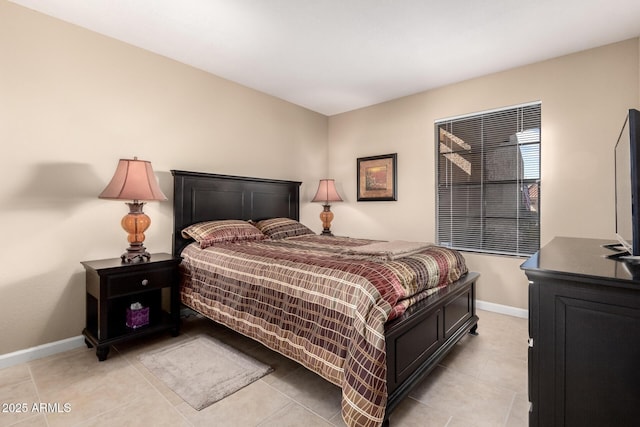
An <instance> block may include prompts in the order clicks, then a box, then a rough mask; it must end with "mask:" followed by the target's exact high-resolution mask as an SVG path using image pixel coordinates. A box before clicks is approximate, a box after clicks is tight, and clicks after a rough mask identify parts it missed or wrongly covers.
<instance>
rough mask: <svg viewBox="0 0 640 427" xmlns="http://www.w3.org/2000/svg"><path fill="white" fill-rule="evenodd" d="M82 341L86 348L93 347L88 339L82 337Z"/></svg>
mask: <svg viewBox="0 0 640 427" xmlns="http://www.w3.org/2000/svg"><path fill="white" fill-rule="evenodd" d="M84 343H85V344H86V345H87V348H93V344H91V341H89V340H88V339H86V338H85V339H84Z"/></svg>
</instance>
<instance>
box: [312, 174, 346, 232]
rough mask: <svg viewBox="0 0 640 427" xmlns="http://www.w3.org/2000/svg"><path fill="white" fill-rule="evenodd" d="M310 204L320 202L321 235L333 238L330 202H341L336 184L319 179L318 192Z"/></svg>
mask: <svg viewBox="0 0 640 427" xmlns="http://www.w3.org/2000/svg"><path fill="white" fill-rule="evenodd" d="M311 201H312V202H322V203H323V208H324V209H323V210H322V212H321V213H320V220H321V221H322V235H323V236H333V233H332V232H331V221H333V212H331V206H330V205H329V203H330V202H341V201H342V198H341V197H340V195H339V194H338V191H337V190H336V183H335V181H334V180H333V179H321V180H320V183H319V184H318V191H317V192H316V195H315V197H314V198H313V199H312V200H311Z"/></svg>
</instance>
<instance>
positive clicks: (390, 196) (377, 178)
mask: <svg viewBox="0 0 640 427" xmlns="http://www.w3.org/2000/svg"><path fill="white" fill-rule="evenodd" d="M397 161H398V154H397V153H393V154H384V155H382V156H372V157H360V158H358V165H357V173H358V201H359V202H367V201H380V200H397V187H398V183H397V170H396V169H397Z"/></svg>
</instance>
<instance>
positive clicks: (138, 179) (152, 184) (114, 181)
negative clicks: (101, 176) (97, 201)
mask: <svg viewBox="0 0 640 427" xmlns="http://www.w3.org/2000/svg"><path fill="white" fill-rule="evenodd" d="M98 197H100V198H101V199H116V200H167V196H165V195H164V193H163V192H162V190H161V189H160V186H159V185H158V181H156V176H155V175H154V173H153V168H152V167H151V162H148V161H146V160H138V158H137V157H134V158H133V159H120V161H119V162H118V166H117V168H116V171H115V173H114V174H113V178H111V182H109V184H108V185H107V187H106V188H105V189H104V190H103V191H102V193H100V196H98Z"/></svg>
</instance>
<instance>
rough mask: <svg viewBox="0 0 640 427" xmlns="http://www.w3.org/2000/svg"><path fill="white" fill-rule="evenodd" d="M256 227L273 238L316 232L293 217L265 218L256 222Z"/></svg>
mask: <svg viewBox="0 0 640 427" xmlns="http://www.w3.org/2000/svg"><path fill="white" fill-rule="evenodd" d="M256 227H257V228H258V230H260V231H261V232H262V233H263V234H264V235H265V236H267V237H269V238H271V239H284V238H285V237H294V236H304V235H305V234H315V233H314V232H313V231H312V230H311V229H309V228H308V227H307V226H306V225H303V224H301V223H299V222H298V221H296V220H294V219H291V218H270V219H263V220H262V221H258V222H257V223H256Z"/></svg>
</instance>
